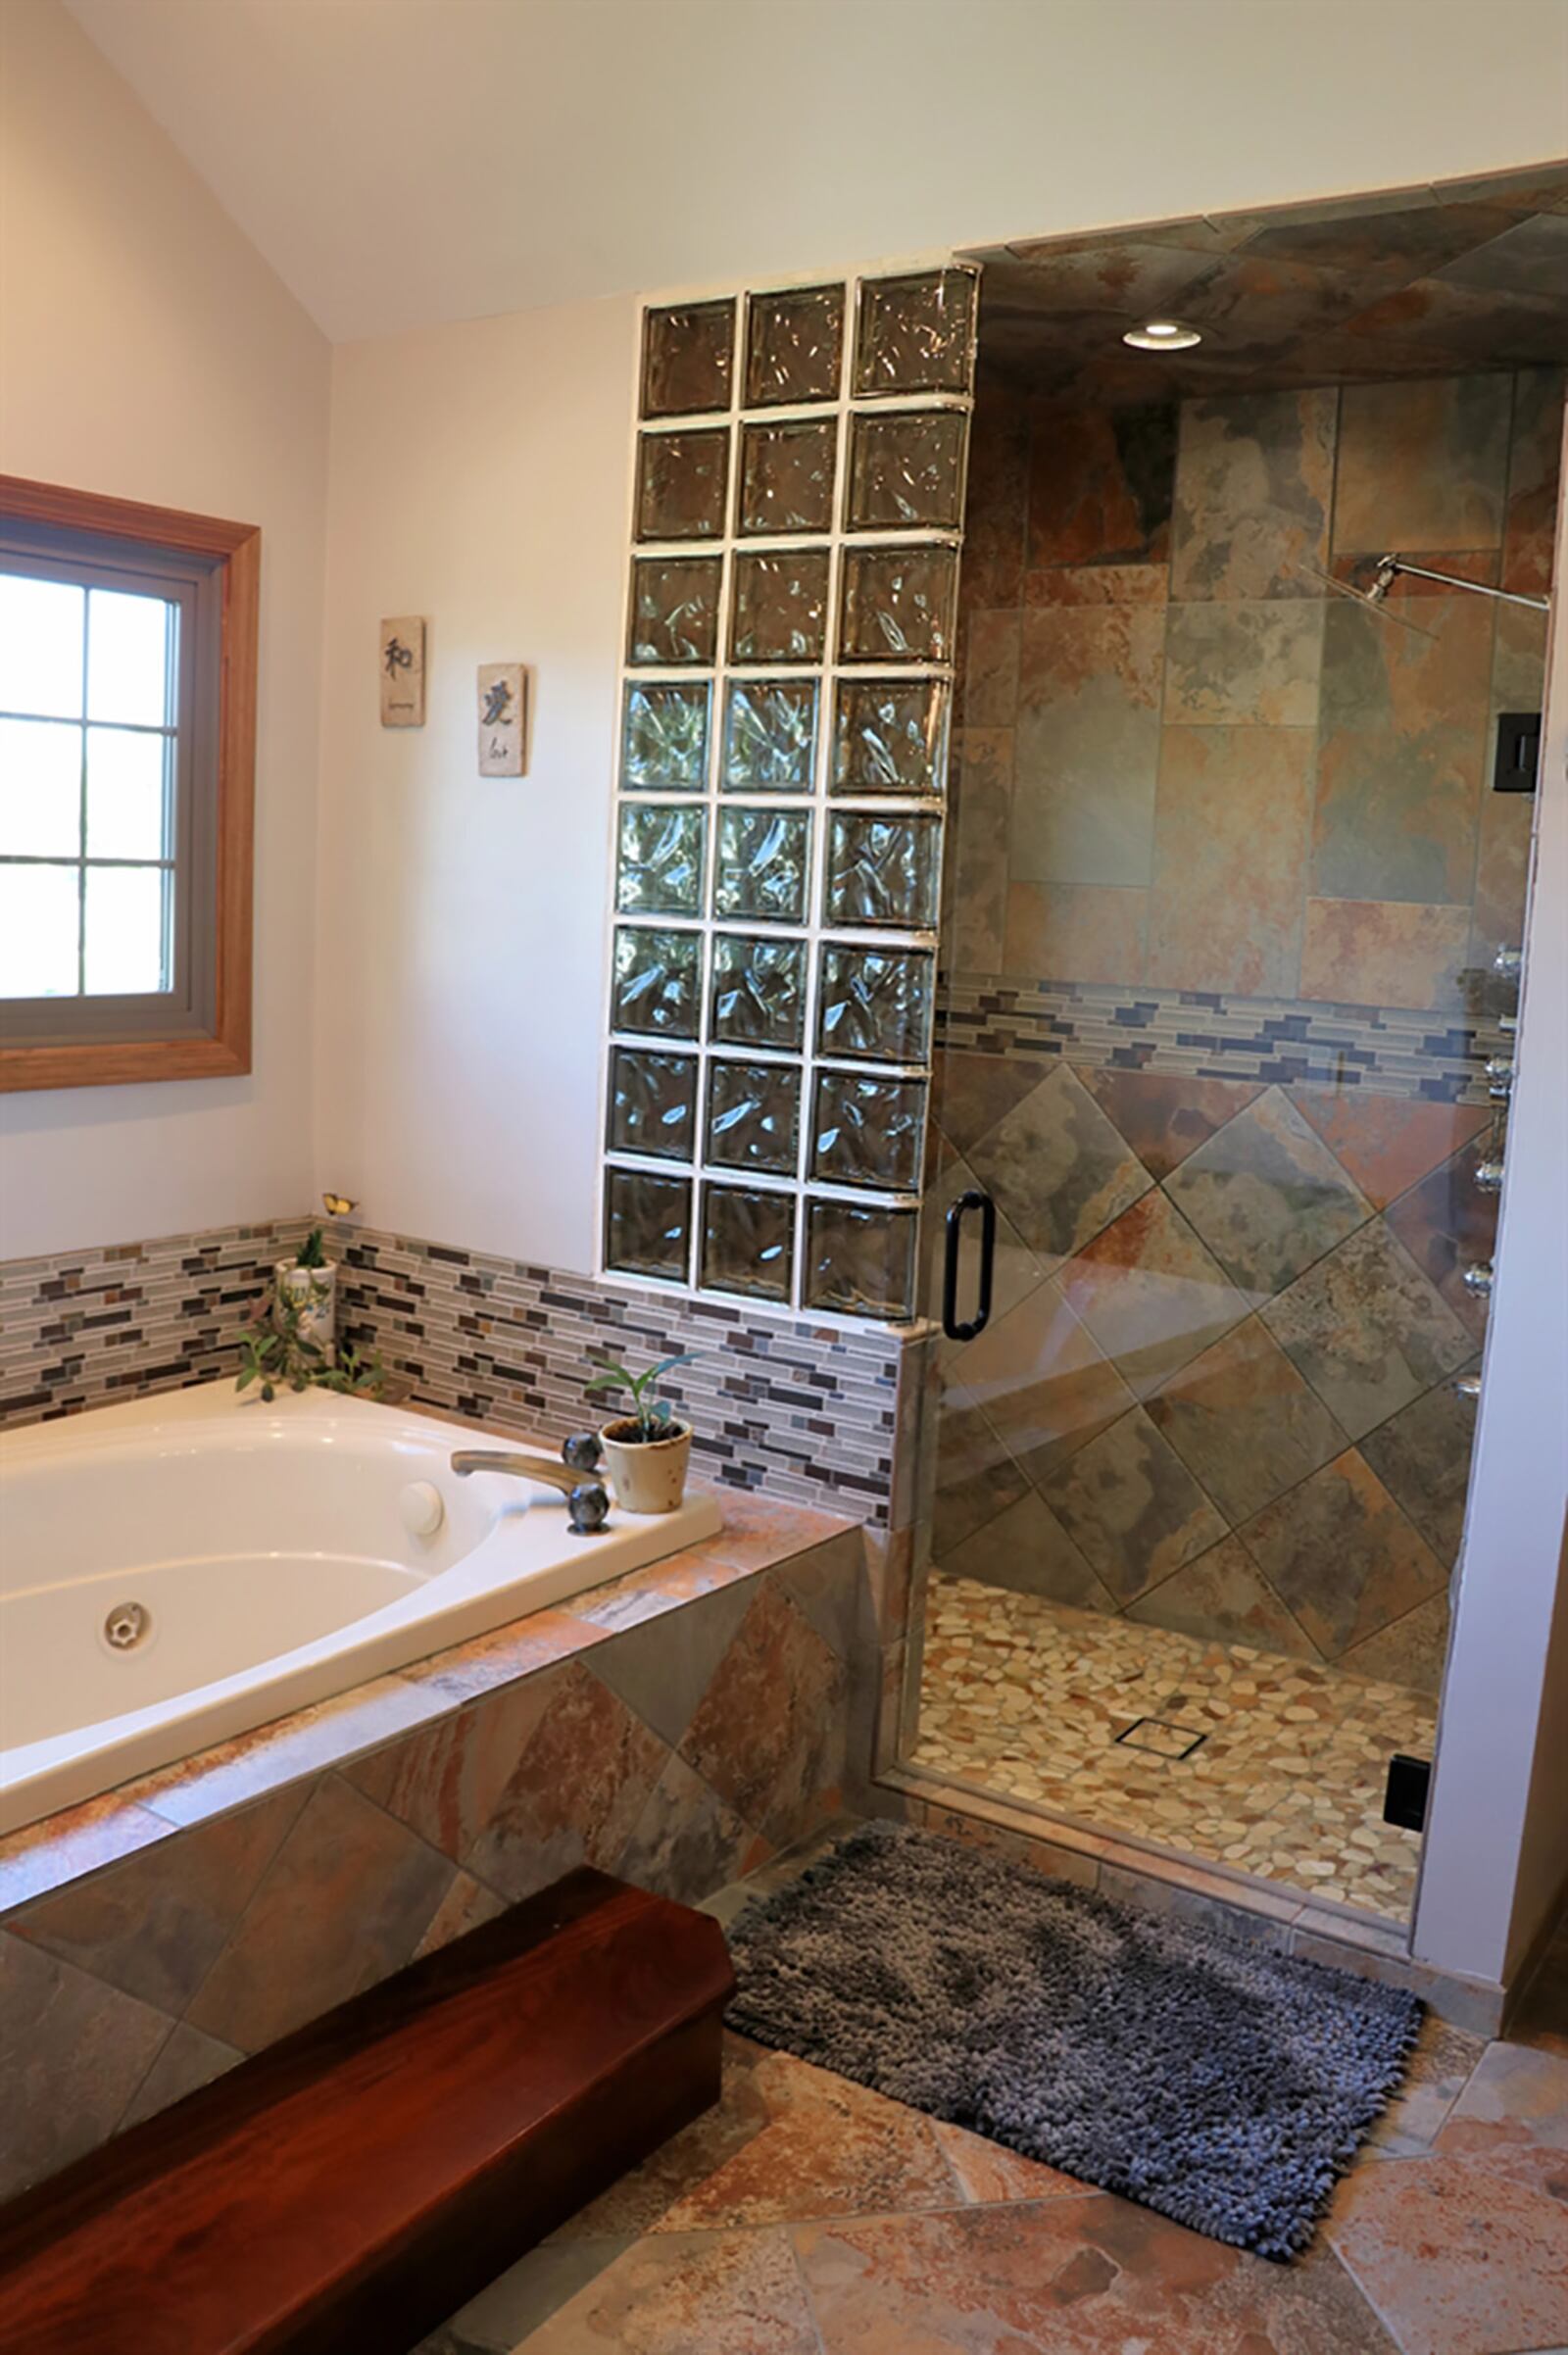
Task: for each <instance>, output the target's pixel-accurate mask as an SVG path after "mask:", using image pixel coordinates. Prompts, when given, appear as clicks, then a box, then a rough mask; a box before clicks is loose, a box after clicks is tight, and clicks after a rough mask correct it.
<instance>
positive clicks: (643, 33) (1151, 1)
mask: <svg viewBox="0 0 1568 2355" xmlns="http://www.w3.org/2000/svg"><path fill="white" fill-rule="evenodd" d="M43 5H58V0H0V37H3V29H4V20H5V17H6V16H7V14H8V13H9V12H10V11H11V10H12V9H20V8H25V7H32V6H43ZM68 5H69V6H70V9H71V13H72V15H73V17H74V18H75V20H76V22H77V23H78V25H81V26H82V27H83V28H84V29H85V31H86V32H87V34H88V35H89V37H90V38H91V40H92V41H93V42H95V43H96V45H97V46H98V48H99V49H100V50H101V51H102V52H103V54H104V55H105V56H106V57H107V58H108V59H109V61H110V63H111V64H112V65H113V66H115V67H116V68H118V70H119V71H120V72H121V74H123V76H124V77H125V79H126V80H127V81H128V82H129V83H130V85H131V87H132V88H133V89H134V90H135V91H136V93H137V94H138V95H139V97H140V98H141V99H142V101H143V103H144V104H145V105H146V106H147V107H148V108H149V110H150V111H151V113H152V114H153V116H154V117H155V118H156V120H157V121H158V122H159V123H161V124H162V125H163V127H164V128H165V130H167V131H168V132H169V133H170V135H171V136H172V139H173V141H174V143H175V145H176V146H177V147H178V148H179V149H180V150H181V152H182V153H183V154H184V156H185V157H186V158H187V159H188V161H189V162H190V163H191V164H192V165H193V166H194V168H195V170H196V171H197V172H199V173H200V175H201V176H202V178H203V179H204V180H205V181H206V182H207V184H208V186H209V187H210V188H211V189H212V190H213V192H214V193H215V195H216V196H217V197H218V199H219V201H220V202H221V204H222V205H223V206H224V207H225V209H226V210H227V211H228V213H229V214H230V216H231V217H232V219H233V220H234V221H236V222H237V223H238V225H239V226H240V228H241V229H243V230H244V232H245V233H246V235H247V236H249V237H250V239H251V241H252V242H253V244H255V245H256V246H257V247H258V248H259V250H260V251H261V252H262V253H263V254H264V255H265V256H266V258H267V260H268V261H269V262H270V264H271V266H272V268H273V269H274V270H276V271H277V272H278V274H279V276H280V277H281V278H282V279H283V281H284V282H285V284H286V285H288V286H289V287H290V288H291V289H292V291H293V292H294V294H295V295H296V296H297V297H298V299H299V300H300V301H301V302H302V303H303V304H304V305H305V307H306V308H307V310H308V311H309V312H310V313H311V314H312V316H313V317H314V318H315V319H316V320H317V321H318V323H319V325H320V326H321V327H323V328H324V330H325V331H326V333H327V334H328V335H330V336H332V337H333V338H334V339H339V340H341V339H346V338H351V337H357V336H364V335H375V334H384V333H390V332H395V331H398V330H401V329H405V328H411V327H419V326H425V325H431V324H434V323H437V322H439V321H442V320H447V319H466V318H478V317H482V316H484V315H486V314H491V313H497V312H506V311H514V310H519V309H527V308H529V307H532V306H535V305H539V304H546V303H559V302H566V301H570V300H573V299H577V298H581V297H584V296H595V295H603V294H609V293H613V292H618V291H626V290H630V289H650V288H669V287H674V286H680V287H682V288H689V287H693V286H697V285H703V284H713V283H721V282H723V281H725V280H733V279H735V278H737V277H746V278H749V279H750V281H751V282H752V283H753V284H756V283H758V282H759V281H760V279H764V278H766V277H768V276H781V277H782V276H789V275H793V274H797V273H801V272H809V271H811V270H816V269H820V268H831V267H838V266H841V265H843V264H845V263H847V262H852V261H869V260H871V259H873V258H874V257H876V256H878V255H885V256H888V257H898V258H905V257H908V256H910V255H913V254H916V253H920V252H922V251H928V250H935V249H939V248H942V247H946V246H951V245H953V244H955V243H962V242H967V241H972V240H978V239H980V238H989V239H994V240H1000V239H1004V238H1009V237H1021V236H1026V235H1031V234H1039V233H1041V232H1043V231H1045V230H1048V229H1057V228H1059V229H1062V230H1070V229H1074V228H1087V227H1091V226H1093V225H1094V224H1096V223H1097V222H1103V221H1141V220H1145V219H1151V218H1158V217H1165V216H1169V215H1171V214H1174V213H1178V212H1191V211H1196V210H1197V209H1198V208H1200V207H1204V208H1209V209H1212V208H1215V207H1222V206H1234V205H1241V204H1259V203H1276V202H1283V201H1288V200H1297V199H1301V198H1305V197H1307V196H1311V195H1316V194H1326V193H1332V192H1334V191H1337V190H1339V191H1348V190H1353V189H1357V188H1365V187H1374V188H1378V187H1383V188H1386V187H1390V186H1394V185H1396V184H1397V183H1400V182H1410V181H1418V180H1421V179H1424V178H1426V177H1430V176H1431V175H1432V174H1433V173H1435V172H1479V171H1483V170H1495V169H1496V168H1498V167H1500V166H1502V165H1507V164H1515V163H1519V162H1522V161H1525V160H1527V159H1531V158H1539V157H1541V156H1556V155H1557V154H1559V153H1560V152H1561V145H1562V127H1561V126H1562V123H1563V120H1564V115H1565V111H1568V59H1565V53H1564V44H1563V41H1562V37H1561V33H1562V25H1563V10H1562V4H1561V0H1301V5H1300V6H1299V7H1298V8H1295V9H1286V8H1284V7H1283V6H1275V5H1260V0H68Z"/></svg>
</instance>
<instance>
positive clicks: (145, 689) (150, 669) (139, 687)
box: [87, 589, 175, 728]
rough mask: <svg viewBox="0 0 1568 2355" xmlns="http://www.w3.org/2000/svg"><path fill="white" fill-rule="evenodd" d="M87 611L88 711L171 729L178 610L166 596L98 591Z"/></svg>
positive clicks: (99, 716)
mask: <svg viewBox="0 0 1568 2355" xmlns="http://www.w3.org/2000/svg"><path fill="white" fill-rule="evenodd" d="M89 604H90V611H89V613H88V615H87V715H88V717H89V718H90V719H120V720H126V721H132V722H134V723H135V724H136V725H137V726H140V727H154V728H161V727H168V726H171V725H172V722H173V716H174V714H173V711H172V708H171V705H172V698H171V695H170V688H171V685H172V666H171V663H170V660H169V657H170V648H171V633H172V628H173V623H174V615H175V609H174V608H173V607H172V605H170V604H168V603H167V602H166V600H165V599H164V598H162V597H137V596H133V595H132V594H131V593H130V592H129V591H128V590H124V589H94V590H93V591H92V592H91V596H90V599H89Z"/></svg>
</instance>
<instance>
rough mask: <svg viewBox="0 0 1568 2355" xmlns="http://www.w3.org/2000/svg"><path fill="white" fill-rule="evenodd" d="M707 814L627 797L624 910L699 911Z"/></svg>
mask: <svg viewBox="0 0 1568 2355" xmlns="http://www.w3.org/2000/svg"><path fill="white" fill-rule="evenodd" d="M706 837H707V818H706V814H705V812H704V811H703V810H664V809H661V808H660V807H659V806H658V805H657V804H654V803H639V802H627V803H625V804H624V805H623V807H622V809H621V812H620V858H619V861H618V864H617V867H616V874H615V906H616V908H619V910H620V912H621V914H622V915H697V914H698V913H700V911H701V909H702V905H703V850H704V844H705V841H706Z"/></svg>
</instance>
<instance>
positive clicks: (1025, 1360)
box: [943, 1280, 1133, 1481]
mask: <svg viewBox="0 0 1568 2355" xmlns="http://www.w3.org/2000/svg"><path fill="white" fill-rule="evenodd" d="M951 1362H952V1371H953V1375H954V1378H955V1380H956V1381H957V1382H959V1383H961V1384H962V1386H963V1391H964V1395H965V1398H966V1399H967V1400H968V1402H969V1403H970V1404H971V1405H973V1406H976V1407H978V1408H979V1409H980V1411H981V1413H982V1414H983V1415H984V1416H985V1419H986V1422H987V1423H988V1425H989V1426H990V1428H991V1429H992V1430H993V1431H994V1432H995V1433H996V1435H997V1437H998V1439H1000V1440H1001V1441H1002V1443H1003V1445H1004V1446H1005V1447H1006V1448H1007V1449H1008V1450H1009V1452H1010V1454H1011V1455H1012V1457H1013V1458H1014V1459H1015V1460H1016V1462H1017V1463H1018V1465H1019V1466H1020V1467H1021V1469H1022V1470H1023V1471H1024V1472H1025V1473H1027V1475H1028V1476H1029V1478H1030V1479H1031V1480H1035V1481H1039V1480H1040V1479H1041V1478H1042V1477H1043V1476H1044V1475H1045V1474H1046V1473H1047V1472H1049V1471H1050V1470H1051V1468H1052V1466H1053V1465H1054V1464H1057V1463H1061V1462H1064V1461H1065V1460H1066V1458H1067V1457H1068V1456H1070V1455H1072V1454H1074V1453H1075V1452H1076V1451H1077V1449H1078V1448H1080V1447H1084V1446H1086V1445H1087V1444H1088V1442H1089V1441H1090V1440H1092V1439H1094V1438H1095V1437H1096V1436H1097V1434H1098V1433H1100V1432H1102V1431H1103V1430H1104V1429H1105V1427H1106V1425H1107V1424H1109V1423H1113V1422H1114V1421H1115V1420H1116V1418H1117V1416H1118V1415H1121V1414H1123V1413H1125V1412H1126V1410H1127V1408H1128V1407H1129V1406H1130V1405H1131V1404H1132V1402H1133V1401H1132V1394H1131V1392H1130V1391H1129V1390H1128V1388H1127V1385H1126V1384H1125V1383H1124V1382H1123V1381H1122V1379H1121V1377H1120V1375H1119V1374H1118V1373H1117V1372H1116V1371H1115V1368H1114V1367H1113V1366H1112V1365H1111V1364H1110V1362H1109V1359H1108V1358H1107V1357H1106V1355H1105V1352H1104V1351H1103V1349H1101V1347H1100V1345H1099V1343H1098V1342H1097V1341H1096V1340H1095V1339H1094V1337H1093V1335H1092V1334H1091V1333H1090V1332H1089V1331H1088V1329H1087V1327H1086V1326H1085V1325H1084V1324H1083V1322H1082V1321H1081V1319H1080V1318H1079V1317H1077V1316H1076V1315H1074V1313H1073V1311H1072V1309H1071V1308H1070V1307H1069V1306H1068V1305H1067V1302H1066V1300H1065V1298H1064V1296H1063V1292H1062V1288H1061V1285H1060V1284H1059V1283H1058V1282H1056V1281H1054V1280H1053V1281H1049V1282H1047V1283H1044V1284H1040V1285H1037V1286H1036V1287H1035V1289H1034V1290H1033V1291H1032V1292H1031V1293H1029V1294H1028V1295H1027V1297H1026V1298H1025V1299H1023V1300H1020V1301H1019V1302H1018V1303H1017V1305H1016V1306H1015V1307H1013V1308H1011V1309H1009V1310H1008V1311H1007V1312H1006V1313H1005V1315H1002V1316H998V1317H996V1318H994V1319H993V1321H992V1322H991V1323H990V1324H989V1325H988V1326H987V1327H986V1330H985V1331H984V1332H983V1333H982V1334H980V1335H978V1336H977V1338H976V1339H975V1340H973V1341H971V1342H965V1343H964V1344H963V1346H962V1347H961V1348H960V1349H958V1350H956V1352H955V1354H954V1356H953V1359H952V1361H951ZM943 1413H944V1416H946V1413H947V1409H946V1407H944V1409H943Z"/></svg>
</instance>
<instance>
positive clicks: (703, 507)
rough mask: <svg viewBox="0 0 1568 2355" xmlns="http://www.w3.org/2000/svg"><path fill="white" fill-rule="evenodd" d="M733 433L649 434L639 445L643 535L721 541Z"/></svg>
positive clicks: (639, 524)
mask: <svg viewBox="0 0 1568 2355" xmlns="http://www.w3.org/2000/svg"><path fill="white" fill-rule="evenodd" d="M728 488H729V431H728V428H727V427H725V426H719V427H718V428H717V429H716V430H715V429H714V428H712V427H710V428H709V429H708V431H707V432H704V433H645V434H644V435H643V437H642V439H641V441H640V442H639V443H638V445H637V537H638V538H639V539H640V540H720V539H722V538H723V536H724V493H725V492H726V490H727V489H728Z"/></svg>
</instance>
